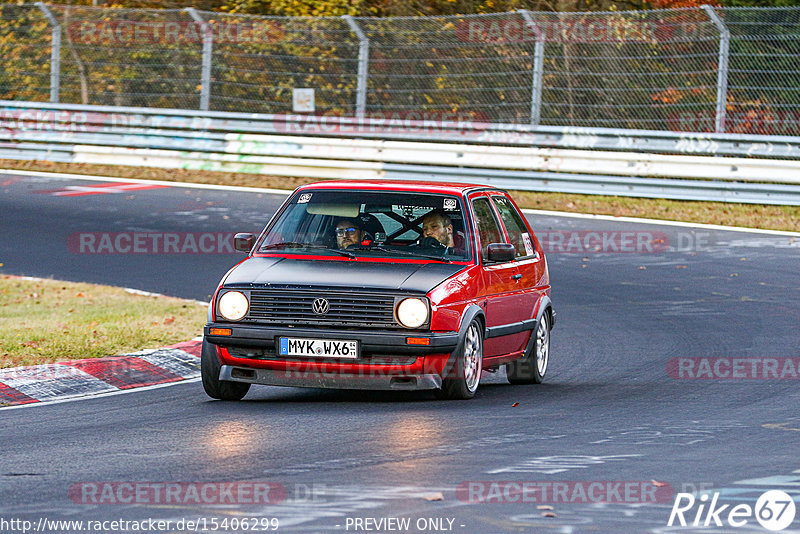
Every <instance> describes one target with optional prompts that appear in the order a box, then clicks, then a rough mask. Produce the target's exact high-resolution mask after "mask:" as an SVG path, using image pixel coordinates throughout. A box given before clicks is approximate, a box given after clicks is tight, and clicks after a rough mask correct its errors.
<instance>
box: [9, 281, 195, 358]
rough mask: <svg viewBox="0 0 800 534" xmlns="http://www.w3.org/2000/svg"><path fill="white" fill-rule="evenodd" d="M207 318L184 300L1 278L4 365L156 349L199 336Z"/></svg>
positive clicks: (60, 283)
mask: <svg viewBox="0 0 800 534" xmlns="http://www.w3.org/2000/svg"><path fill="white" fill-rule="evenodd" d="M205 320H206V309H205V307H203V306H200V305H199V304H197V303H195V302H191V301H186V300H182V299H177V298H171V297H150V296H142V295H135V294H131V293H129V292H126V291H125V290H124V289H121V288H117V287H109V286H99V285H92V284H78V283H72V282H61V281H58V280H41V281H39V280H23V279H19V278H14V277H8V276H2V275H0V367H16V366H19V365H34V364H39V363H48V362H56V361H61V360H69V359H82V358H96V357H100V356H110V355H115V354H124V353H128V352H135V351H137V350H142V349H145V348H158V347H162V346H164V345H170V344H173V343H178V342H181V341H186V340H189V339H191V338H193V337H196V336H198V335H201V334H202V328H203V325H204V324H205Z"/></svg>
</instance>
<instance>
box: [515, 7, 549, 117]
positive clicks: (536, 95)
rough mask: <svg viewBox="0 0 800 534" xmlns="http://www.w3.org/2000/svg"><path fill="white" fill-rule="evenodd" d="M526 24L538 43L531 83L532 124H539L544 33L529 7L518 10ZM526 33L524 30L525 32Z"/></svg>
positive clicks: (534, 54)
mask: <svg viewBox="0 0 800 534" xmlns="http://www.w3.org/2000/svg"><path fill="white" fill-rule="evenodd" d="M517 11H518V12H519V13H520V14H521V15H522V18H524V19H525V24H527V25H528V27H530V29H531V30H533V34H534V35H535V36H536V45H535V46H534V49H533V81H532V83H531V125H533V126H539V123H540V122H541V120H542V76H543V75H544V33H542V31H541V29H540V28H539V26H537V25H536V21H535V20H533V17H532V16H531V14H530V12H529V11H528V10H527V9H519V10H517ZM523 35H524V32H523Z"/></svg>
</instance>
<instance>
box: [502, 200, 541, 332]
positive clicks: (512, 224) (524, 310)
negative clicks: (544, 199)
mask: <svg viewBox="0 0 800 534" xmlns="http://www.w3.org/2000/svg"><path fill="white" fill-rule="evenodd" d="M491 198H492V204H494V207H495V209H496V210H497V213H498V214H499V215H500V221H501V222H502V224H503V227H504V229H505V231H506V236H507V237H508V241H509V243H511V244H512V245H514V248H515V249H516V262H515V263H516V267H517V269H518V270H517V274H518V275H521V276H520V277H519V278H518V279H517V281H516V283H517V287H516V291H514V292H513V295H514V297H515V298H514V306H515V308H514V309H515V310H516V311H517V312H518V315H517V319H516V320H517V321H521V322H523V323H525V324H526V325H527V326H529V327H530V328H533V326H534V321H535V319H536V317H535V312H536V305H537V303H538V302H539V299H540V298H541V296H542V295H543V294H544V288H543V286H544V285H546V280H545V278H546V271H545V262H544V259H543V256H542V255H541V254H539V253H538V252H537V247H536V237H535V236H534V234H533V232H531V230H530V227H529V226H528V225H527V224H526V222H525V219H524V217H523V215H522V214H521V213H520V212H519V209H518V208H517V206H516V205H515V204H514V202H513V201H512V200H511V199H510V198H508V197H507V196H505V195H499V194H498V195H492V196H491ZM529 334H530V331H529V332H527V333H526V334H525V339H526V341H527V338H528V337H529Z"/></svg>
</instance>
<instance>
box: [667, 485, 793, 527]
mask: <svg viewBox="0 0 800 534" xmlns="http://www.w3.org/2000/svg"><path fill="white" fill-rule="evenodd" d="M719 495H720V494H719V493H718V492H715V493H713V494H712V495H711V496H709V494H707V493H706V494H702V495H701V496H700V497H699V498H697V497H695V496H694V495H692V494H691V493H678V494H677V495H676V496H675V503H674V504H673V505H672V512H670V514H669V521H668V522H667V526H668V527H671V526H681V527H686V526H691V527H734V528H741V527H745V526H747V525H748V524H750V525H752V521H753V519H755V521H757V522H758V523H759V524H760V525H761V526H762V527H764V528H765V529H767V530H771V531H773V532H778V531H781V530H784V529H786V528H788V527H789V525H791V524H792V522H793V521H794V518H795V513H796V506H795V503H794V500H792V497H791V496H790V495H789V494H788V493H786V492H785V491H780V490H770V491H767V492H765V493H762V494H761V496H760V497H759V498H758V500H756V503H755V506H751V505H749V504H737V505H735V506H733V505H731V504H723V505H720V504H718V499H719ZM709 499H710V501H709Z"/></svg>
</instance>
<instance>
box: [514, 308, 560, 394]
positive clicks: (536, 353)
mask: <svg viewBox="0 0 800 534" xmlns="http://www.w3.org/2000/svg"><path fill="white" fill-rule="evenodd" d="M533 335H535V336H536V341H535V343H534V346H533V350H532V351H530V352H529V353H528V354H526V355H525V356H524V357H523V358H521V359H519V360H516V361H513V362H509V363H507V364H506V374H507V375H508V381H509V382H510V383H512V384H541V383H542V381H543V380H544V375H545V373H546V372H547V365H548V364H549V363H550V320H549V319H548V314H547V312H545V313H543V314H542V317H541V318H540V319H539V322H538V323H537V325H536V332H535V333H534V334H533Z"/></svg>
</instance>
